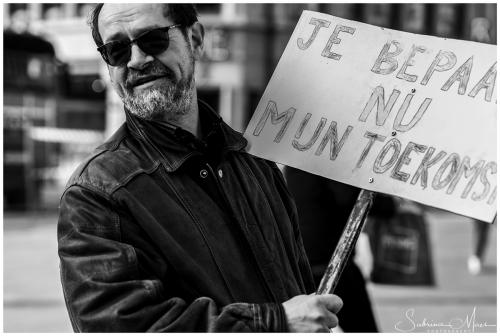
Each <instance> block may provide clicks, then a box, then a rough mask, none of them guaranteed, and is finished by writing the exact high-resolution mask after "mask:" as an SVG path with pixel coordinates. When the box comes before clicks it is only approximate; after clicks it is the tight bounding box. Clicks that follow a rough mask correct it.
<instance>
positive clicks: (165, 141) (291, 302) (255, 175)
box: [58, 4, 342, 332]
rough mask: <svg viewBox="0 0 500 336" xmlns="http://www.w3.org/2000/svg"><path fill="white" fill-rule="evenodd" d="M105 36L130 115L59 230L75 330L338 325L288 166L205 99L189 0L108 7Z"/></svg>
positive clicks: (100, 37) (96, 157) (103, 9)
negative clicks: (199, 88)
mask: <svg viewBox="0 0 500 336" xmlns="http://www.w3.org/2000/svg"><path fill="white" fill-rule="evenodd" d="M91 21H92V31H93V37H94V40H95V41H96V44H97V45H98V47H99V48H98V50H99V51H100V52H101V54H102V56H103V58H104V60H105V61H106V62H107V64H108V70H109V75H110V78H111V82H112V85H113V87H114V89H115V90H116V92H117V93H118V94H119V95H120V97H121V99H122V100H123V103H124V107H125V113H126V123H125V124H124V125H123V126H122V127H121V128H120V129H119V130H118V131H117V132H116V133H115V134H114V135H113V136H112V137H111V139H110V140H108V141H107V142H106V143H105V144H104V145H102V146H100V147H99V148H98V149H97V151H96V152H95V153H94V154H93V155H92V156H91V157H90V158H89V159H88V160H86V161H85V162H84V163H83V164H82V165H81V166H80V167H79V168H78V169H77V171H76V172H75V173H74V174H73V176H72V177H71V178H70V181H69V182H68V185H67V187H66V190H65V192H64V194H63V196H62V198H61V205H60V217H59V224H58V240H59V256H60V259H61V278H62V283H63V289H64V295H65V300H66V305H67V307H68V311H69V315H70V318H71V321H72V325H73V328H74V329H75V330H76V331H86V332H92V331H100V332H105V331H248V332H253V331H259V332H266V331H301V332H308V331H327V330H328V328H331V327H334V326H336V325H337V323H338V320H337V317H336V315H335V314H336V313H337V312H338V311H339V310H340V307H341V305H342V301H341V300H340V299H339V298H338V297H337V296H335V295H321V296H316V295H304V294H305V293H311V292H312V291H314V286H313V283H312V278H311V273H310V269H309V264H308V262H307V259H306V256H305V254H304V249H303V245H302V240H301V238H300V233H299V229H298V223H297V215H296V209H295V206H294V204H293V201H292V200H291V198H290V195H289V193H288V191H287V189H286V186H285V184H284V181H283V178H282V176H281V174H280V172H279V170H278V169H277V168H276V166H275V165H274V164H272V163H270V162H267V161H265V160H261V159H258V158H255V157H252V156H250V155H248V154H246V153H245V152H244V148H245V146H246V141H245V139H244V138H242V136H241V135H240V134H239V133H236V132H234V131H233V130H231V129H230V128H229V127H228V126H227V125H225V124H224V123H223V122H222V121H221V120H220V118H219V117H218V116H217V115H216V114H215V113H214V112H213V111H212V110H211V109H210V108H209V107H208V106H206V105H205V104H203V103H202V102H198V101H197V99H196V89H195V83H194V75H193V74H194V67H195V62H196V61H197V60H199V59H200V57H201V54H202V50H203V37H204V29H203V26H202V25H201V24H200V23H199V22H197V16H196V12H195V10H194V7H193V6H191V5H185V4H176V5H165V4H104V5H103V6H102V5H98V6H97V7H96V8H95V10H94V12H93V15H92V18H91Z"/></svg>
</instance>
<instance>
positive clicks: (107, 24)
mask: <svg viewBox="0 0 500 336" xmlns="http://www.w3.org/2000/svg"><path fill="white" fill-rule="evenodd" d="M163 12H164V10H163V4H159V3H158V4H105V5H104V6H103V8H102V9H101V12H100V14H99V21H98V26H99V33H100V34H101V38H102V40H103V42H104V43H108V42H110V41H120V40H125V41H128V40H133V39H135V38H136V37H138V36H139V35H141V34H142V33H144V32H147V31H149V30H151V29H154V28H160V27H167V26H170V25H173V24H174V22H172V20H171V18H166V17H165V16H164V14H163ZM197 28H198V27H197V26H195V27H194V28H188V34H187V35H188V36H187V37H185V35H184V34H183V33H182V30H181V28H173V29H170V30H169V32H168V34H169V39H170V43H169V46H168V48H167V50H165V51H164V52H162V53H160V54H157V55H149V54H147V53H145V52H144V51H143V50H141V49H140V48H139V46H138V45H137V43H133V44H132V45H131V56H130V59H129V60H128V62H127V63H125V64H124V65H120V66H108V70H109V75H110V77H111V83H112V84H113V87H114V89H115V90H116V92H117V93H118V95H119V96H120V97H121V98H122V100H123V103H124V105H125V107H127V108H128V109H129V110H130V112H132V113H133V114H136V115H137V116H139V117H142V118H145V119H149V120H151V119H157V120H168V121H174V122H175V121H177V120H178V119H179V118H181V117H182V116H183V115H185V114H187V113H188V112H189V109H190V107H191V101H192V97H193V92H194V80H193V76H194V62H195V59H198V58H199V56H200V55H201V45H202V39H203V36H201V41H199V38H198V37H199V36H196V34H197V32H195V33H193V30H196V29H197Z"/></svg>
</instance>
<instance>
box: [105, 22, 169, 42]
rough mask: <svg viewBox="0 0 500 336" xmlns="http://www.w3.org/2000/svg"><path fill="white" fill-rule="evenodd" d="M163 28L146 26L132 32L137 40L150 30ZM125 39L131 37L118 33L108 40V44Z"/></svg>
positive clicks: (155, 25) (121, 32) (154, 25)
mask: <svg viewBox="0 0 500 336" xmlns="http://www.w3.org/2000/svg"><path fill="white" fill-rule="evenodd" d="M161 27H163V26H159V25H157V24H153V25H151V26H146V27H141V28H137V29H134V30H133V31H132V32H133V34H132V38H133V39H134V38H137V37H138V36H141V35H142V34H144V33H146V32H148V31H150V30H153V29H156V28H161ZM123 39H127V40H128V39H129V37H128V36H127V34H125V33H124V32H123V31H121V30H120V31H117V32H115V33H112V34H111V35H110V36H109V37H108V38H107V40H108V42H112V41H118V40H123Z"/></svg>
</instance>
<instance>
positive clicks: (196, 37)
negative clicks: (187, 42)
mask: <svg viewBox="0 0 500 336" xmlns="http://www.w3.org/2000/svg"><path fill="white" fill-rule="evenodd" d="M204 39H205V27H203V25H202V24H201V23H199V22H198V21H197V22H195V23H193V25H192V26H191V41H192V47H193V55H194V59H195V60H197V61H199V60H200V59H201V56H202V55H203V41H204Z"/></svg>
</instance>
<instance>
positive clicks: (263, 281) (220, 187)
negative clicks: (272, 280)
mask: <svg viewBox="0 0 500 336" xmlns="http://www.w3.org/2000/svg"><path fill="white" fill-rule="evenodd" d="M205 165H206V166H207V168H208V170H209V171H210V174H212V177H213V178H214V180H215V184H216V185H217V189H218V190H219V193H220V194H221V196H222V199H223V200H224V202H225V204H226V208H227V210H228V211H229V213H230V216H231V218H233V219H234V220H236V216H235V215H234V212H233V208H232V207H231V203H230V202H229V200H228V198H227V195H226V193H225V192H224V188H223V187H222V184H221V183H220V181H219V179H218V178H217V175H216V174H215V172H214V170H213V168H212V166H210V164H209V163H208V162H206V163H205ZM236 221H237V220H236ZM239 226H240V227H241V229H242V230H243V231H246V230H245V229H244V228H243V227H242V225H239ZM243 236H244V237H245V240H247V243H248V244H249V245H250V249H251V250H252V255H253V256H254V258H255V259H257V256H256V255H255V252H254V249H253V248H252V244H251V243H250V242H249V241H248V238H246V234H243ZM256 266H257V270H258V273H259V277H260V279H261V281H262V283H263V284H264V288H265V289H266V291H267V294H268V295H270V297H272V298H273V301H274V302H278V300H277V298H276V296H275V295H274V293H273V292H272V290H271V288H270V287H269V284H268V283H267V281H266V278H265V277H264V273H263V272H262V269H261V268H260V266H259V263H258V262H257V260H256ZM278 303H279V302H278Z"/></svg>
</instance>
